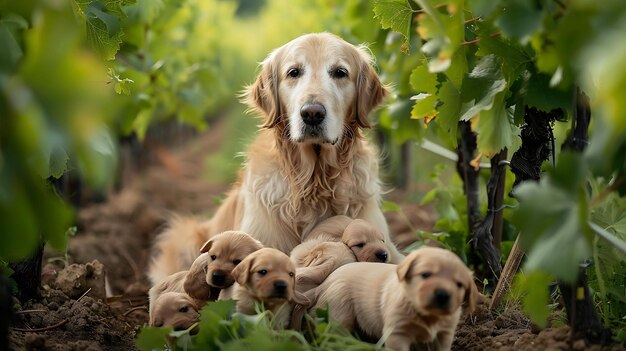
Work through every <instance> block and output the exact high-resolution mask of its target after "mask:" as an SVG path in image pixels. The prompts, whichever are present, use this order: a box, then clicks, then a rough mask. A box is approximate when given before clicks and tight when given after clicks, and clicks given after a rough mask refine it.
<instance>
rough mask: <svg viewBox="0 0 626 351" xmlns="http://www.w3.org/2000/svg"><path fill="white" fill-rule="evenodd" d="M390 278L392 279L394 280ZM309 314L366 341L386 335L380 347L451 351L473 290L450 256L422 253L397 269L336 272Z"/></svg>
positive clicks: (353, 266) (355, 266) (360, 266)
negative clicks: (323, 311)
mask: <svg viewBox="0 0 626 351" xmlns="http://www.w3.org/2000/svg"><path fill="white" fill-rule="evenodd" d="M394 273H395V274H394ZM315 298H316V302H315V303H314V307H313V308H311V309H310V313H312V314H314V313H315V310H316V309H317V308H325V307H328V311H329V313H330V317H331V319H333V320H336V321H338V322H339V323H341V324H342V325H343V326H345V327H346V328H348V329H350V330H359V331H361V332H363V333H365V334H367V335H368V336H370V337H375V338H380V337H382V336H383V335H384V334H387V333H388V334H389V336H388V338H387V339H386V340H385V347H388V348H390V349H393V350H403V351H404V350H406V351H408V350H410V348H411V345H413V344H416V343H430V342H433V341H435V340H437V341H438V343H439V349H440V350H450V347H451V345H452V339H453V337H454V331H455V329H456V326H457V324H458V322H459V318H460V316H461V304H462V303H463V301H467V302H468V308H469V310H470V311H473V310H474V308H475V306H476V301H477V298H478V290H477V289H476V285H475V284H474V281H473V275H472V272H471V271H470V270H469V269H468V268H467V267H466V266H465V265H464V264H463V262H461V260H460V259H459V258H458V257H457V256H456V255H455V254H453V253H452V252H450V251H447V250H444V249H440V248H429V247H423V248H420V249H418V250H416V251H414V252H412V253H411V254H410V255H408V256H407V257H406V259H405V260H404V261H403V262H402V263H400V264H399V265H398V266H395V265H390V264H376V263H368V262H357V263H350V264H347V265H345V266H342V267H340V268H338V269H337V270H336V271H334V272H333V273H331V274H330V275H329V276H328V278H326V280H325V281H324V283H322V285H320V286H319V287H318V288H317V289H316V290H315Z"/></svg>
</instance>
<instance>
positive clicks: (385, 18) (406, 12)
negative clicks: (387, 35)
mask: <svg viewBox="0 0 626 351" xmlns="http://www.w3.org/2000/svg"><path fill="white" fill-rule="evenodd" d="M374 17H375V18H378V20H379V21H380V25H381V27H382V28H383V29H391V30H393V31H395V32H398V33H400V34H402V36H403V37H404V43H405V44H406V43H408V41H409V39H410V33H411V19H412V17H413V9H412V8H411V5H410V4H409V2H408V1H407V0H376V1H375V2H374Z"/></svg>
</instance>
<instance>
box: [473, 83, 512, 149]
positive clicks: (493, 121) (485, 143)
mask: <svg viewBox="0 0 626 351" xmlns="http://www.w3.org/2000/svg"><path fill="white" fill-rule="evenodd" d="M479 116H480V117H479V118H478V123H477V127H476V130H477V132H478V150H479V151H480V152H482V153H483V154H486V155H494V154H496V153H498V152H499V151H500V150H502V149H504V148H505V147H510V146H511V145H512V144H513V138H515V137H516V136H517V134H518V133H517V127H516V126H515V125H514V123H513V114H512V113H511V111H509V110H508V109H507V108H505V107H504V92H502V93H499V94H497V95H496V96H495V98H494V102H493V107H492V108H491V109H489V110H484V111H482V112H480V115H479Z"/></svg>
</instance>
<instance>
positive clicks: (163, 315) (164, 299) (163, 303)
mask: <svg viewBox="0 0 626 351" xmlns="http://www.w3.org/2000/svg"><path fill="white" fill-rule="evenodd" d="M151 305H152V306H151V312H150V322H149V325H150V326H152V327H172V328H173V329H174V330H185V329H187V328H189V327H191V326H192V325H193V324H194V323H196V322H197V321H198V320H199V318H200V314H199V313H198V305H196V303H195V302H194V300H193V299H192V298H191V297H189V296H188V295H187V294H184V293H179V292H171V291H170V292H166V293H163V294H161V295H159V296H158V298H157V299H156V300H155V301H154V302H153V303H152V304H151Z"/></svg>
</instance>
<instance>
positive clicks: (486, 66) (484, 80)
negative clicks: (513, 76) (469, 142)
mask: <svg viewBox="0 0 626 351" xmlns="http://www.w3.org/2000/svg"><path fill="white" fill-rule="evenodd" d="M501 67H502V59H501V58H499V57H497V56H496V55H493V54H491V55H487V56H485V57H483V58H481V59H480V61H478V63H477V64H476V67H474V69H473V70H472V72H470V73H469V74H468V75H467V76H466V77H465V78H464V79H463V83H462V85H461V101H462V105H461V117H460V118H459V120H461V121H468V120H470V119H471V118H472V117H474V116H475V115H476V114H478V112H480V111H482V110H488V109H491V108H492V106H493V100H494V97H495V96H496V95H497V94H498V93H500V92H502V91H504V89H505V88H506V85H507V84H506V79H505V78H504V75H503V74H502V70H501Z"/></svg>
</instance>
